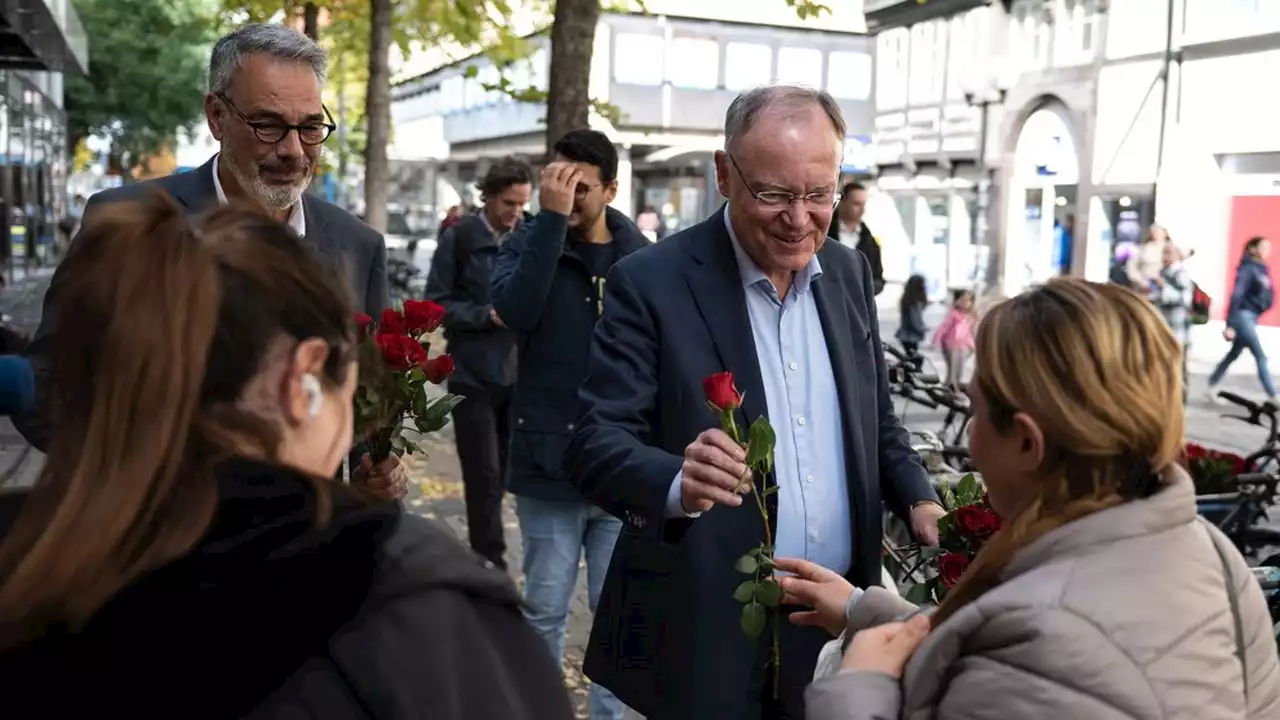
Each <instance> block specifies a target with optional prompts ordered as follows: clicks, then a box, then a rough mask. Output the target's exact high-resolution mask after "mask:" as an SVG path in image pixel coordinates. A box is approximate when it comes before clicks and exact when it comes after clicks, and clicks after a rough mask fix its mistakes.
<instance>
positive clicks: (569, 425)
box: [565, 423, 573, 430]
mask: <svg viewBox="0 0 1280 720" xmlns="http://www.w3.org/2000/svg"><path fill="white" fill-rule="evenodd" d="M565 428H566V429H569V430H572V429H573V423H569V424H568V425H566V426H565Z"/></svg>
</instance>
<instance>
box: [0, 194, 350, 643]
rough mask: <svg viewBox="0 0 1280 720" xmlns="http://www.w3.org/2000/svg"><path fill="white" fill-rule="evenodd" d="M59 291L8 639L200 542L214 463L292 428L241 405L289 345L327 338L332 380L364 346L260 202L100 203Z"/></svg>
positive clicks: (331, 286)
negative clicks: (268, 363) (210, 206)
mask: <svg viewBox="0 0 1280 720" xmlns="http://www.w3.org/2000/svg"><path fill="white" fill-rule="evenodd" d="M55 289H56V296H54V297H53V298H52V299H51V307H50V308H49V309H48V310H47V311H49V312H51V313H52V316H53V319H54V320H55V321H56V326H55V327H57V332H56V333H55V334H54V336H53V338H52V342H51V347H50V355H49V356H50V358H51V365H50V377H49V378H48V381H47V383H48V386H47V387H48V390H47V400H46V401H47V402H48V403H49V406H48V412H49V414H50V418H51V420H52V423H51V426H52V428H53V436H52V438H51V441H50V447H49V453H48V462H47V464H46V465H45V468H44V471H43V472H42V473H41V476H40V479H39V482H38V484H37V486H36V488H35V489H34V490H33V491H32V494H31V496H30V498H29V499H28V500H27V502H26V503H25V504H24V507H23V510H22V513H21V514H20V516H19V517H18V519H17V521H16V523H15V525H14V528H13V531H12V532H11V533H9V535H8V537H7V538H5V540H4V542H3V544H0V577H3V578H4V581H3V584H2V585H0V628H2V629H3V634H2V635H0V647H4V646H7V645H10V644H12V643H13V642H17V641H20V640H21V637H19V633H21V634H26V633H30V632H34V631H39V629H40V628H43V627H47V626H49V625H55V624H57V625H66V626H68V627H70V628H76V627H78V626H80V625H82V624H83V623H84V622H85V621H87V620H88V619H89V618H90V617H91V616H92V615H93V614H94V613H95V612H96V611H97V610H98V608H100V607H101V606H102V605H103V603H105V602H106V601H107V600H108V599H109V598H110V597H111V596H112V595H114V594H115V593H116V592H118V591H119V590H120V589H121V588H123V587H125V586H127V585H128V584H129V583H131V582H132V581H134V580H135V579H137V578H138V577H139V576H141V575H143V574H144V573H146V572H148V571H150V570H153V569H155V568H157V567H159V566H161V565H163V564H165V563H167V562H169V561H171V560H173V559H174V558H176V557H179V556H181V555H183V554H185V553H186V552H188V551H189V550H190V549H191V548H192V547H193V546H194V545H195V544H196V542H197V541H198V540H199V539H200V538H201V537H202V536H203V534H204V533H205V532H206V530H207V528H208V526H209V524H210V523H211V521H212V519H213V515H214V512H215V509H216V503H217V488H216V484H215V481H214V478H213V474H212V467H213V465H214V464H215V463H216V462H217V461H218V460H219V459H221V458H224V457H226V456H227V455H230V454H232V453H233V452H234V450H236V449H243V448H245V447H249V448H254V449H257V450H259V451H260V452H261V453H262V454H263V455H264V456H265V457H274V456H275V453H276V451H277V446H278V444H279V441H280V437H279V433H278V430H277V429H276V426H275V424H274V423H273V422H272V421H271V420H269V419H267V418H263V417H258V416H255V415H254V414H253V413H250V412H246V411H244V410H240V409H237V401H238V400H239V399H240V398H241V395H242V393H243V391H244V390H245V387H246V385H247V384H248V383H249V382H250V380H252V379H253V378H254V377H255V376H257V375H258V373H259V372H260V370H261V369H262V368H263V366H264V358H266V357H267V356H268V354H270V353H272V352H275V351H278V350H277V349H278V348H279V347H280V346H281V343H282V342H285V343H296V342H300V341H302V340H305V339H309V338H320V339H323V340H324V341H326V342H327V343H328V345H329V347H330V353H329V357H328V359H327V361H326V363H325V367H324V373H323V375H324V377H323V378H322V382H325V383H330V384H340V383H342V382H344V381H345V376H346V374H347V372H348V366H349V362H350V360H351V359H352V358H354V354H355V346H354V343H353V338H354V333H355V328H354V327H353V317H352V314H351V310H350V307H351V304H350V302H349V300H348V293H347V291H346V289H345V286H344V285H343V283H342V282H341V281H340V280H339V279H338V277H337V275H336V273H335V272H333V268H331V267H328V266H326V265H325V264H324V263H323V262H322V261H320V260H318V259H317V258H316V257H314V256H313V254H312V253H311V252H310V251H309V249H308V248H307V246H305V245H304V244H303V242H302V241H301V240H300V239H299V238H298V237H297V236H296V235H295V234H294V233H293V231H292V230H290V229H289V228H288V227H287V226H286V225H284V224H282V223H279V222H276V221H275V220H272V219H271V218H269V217H267V216H265V215H262V214H260V213H259V212H257V211H254V210H250V209H246V208H239V207H222V208H219V209H216V210H214V211H212V212H211V213H209V214H207V215H205V216H203V217H200V218H197V219H191V218H189V217H188V216H187V214H186V212H185V210H184V209H183V208H182V207H181V206H180V205H178V204H177V203H176V202H175V201H174V200H173V199H171V198H169V197H168V196H166V195H161V194H160V193H156V194H155V195H153V196H152V197H150V198H148V199H146V200H144V201H142V202H136V203H117V204H113V205H109V206H105V207H103V208H100V209H99V210H98V211H97V212H95V213H94V214H93V216H92V218H90V219H89V220H88V222H87V223H86V226H85V229H84V230H83V232H82V233H81V234H80V236H79V237H78V239H77V240H76V244H75V246H74V247H73V249H72V252H71V253H69V254H68V256H67V259H66V260H65V261H64V263H63V267H62V268H61V270H60V271H59V273H58V282H57V283H56V286H55ZM317 487H318V488H319V489H320V493H321V499H320V506H321V508H322V510H321V512H322V515H327V512H328V511H327V508H328V507H329V502H330V498H329V496H328V494H327V493H325V491H324V490H325V488H324V483H323V482H319V481H318V482H317ZM322 519H324V518H322Z"/></svg>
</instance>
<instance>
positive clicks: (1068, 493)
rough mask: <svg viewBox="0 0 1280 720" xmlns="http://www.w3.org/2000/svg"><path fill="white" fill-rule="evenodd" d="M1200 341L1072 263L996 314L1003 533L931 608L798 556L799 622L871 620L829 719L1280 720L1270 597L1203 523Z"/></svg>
mask: <svg viewBox="0 0 1280 720" xmlns="http://www.w3.org/2000/svg"><path fill="white" fill-rule="evenodd" d="M1181 391H1182V368H1181V365H1180V359H1179V352H1178V344H1177V341H1176V340H1175V339H1174V337H1173V335H1172V333H1171V332H1170V331H1169V328H1168V326H1167V325H1166V324H1165V323H1164V321H1163V320H1161V318H1160V316H1159V315H1158V314H1157V313H1156V311H1155V310H1154V309H1153V308H1152V307H1151V305H1150V303H1148V302H1147V301H1146V299H1144V298H1141V297H1139V296H1138V295H1137V294H1135V293H1133V292H1131V291H1129V290H1128V289H1125V288H1121V287H1119V286H1116V285H1099V284H1093V283H1088V282H1085V281H1083V280H1077V279H1060V280H1054V281H1051V282H1049V283H1048V284H1047V285H1045V286H1043V287H1041V288H1038V289H1036V290H1033V291H1031V292H1028V293H1026V294H1024V295H1021V296H1018V297H1016V298H1013V299H1012V300H1009V301H1007V302H1005V303H1003V304H1000V305H998V306H996V307H994V308H992V309H991V311H990V313H989V314H988V315H987V316H986V317H984V318H983V321H982V323H981V324H980V325H979V328H978V336H977V370H976V373H975V375H974V378H973V380H972V381H971V382H970V383H969V393H970V395H971V396H972V401H973V408H974V418H973V422H972V425H971V426H970V427H971V438H970V443H971V449H972V452H973V460H974V462H975V463H976V464H977V466H978V467H979V468H980V469H981V471H982V473H983V477H984V478H985V480H986V484H987V488H988V490H989V492H990V498H991V502H992V505H993V506H994V507H995V509H996V510H997V512H999V513H1000V514H1001V515H1002V516H1003V517H1004V518H1005V529H1004V530H1003V531H1001V532H1000V533H999V534H997V535H996V536H995V537H994V538H993V539H992V540H991V541H990V542H989V544H988V545H987V546H986V547H985V548H984V549H983V551H982V553H981V554H980V555H979V556H978V558H977V559H976V560H975V561H974V563H973V564H972V565H971V566H970V567H969V569H968V570H967V571H966V573H965V574H964V576H963V577H962V578H961V580H960V582H959V584H958V585H956V587H955V588H953V589H952V591H951V592H950V593H949V594H948V595H947V598H946V601H945V602H943V603H942V606H941V607H939V608H938V609H937V611H936V613H934V614H933V616H932V617H931V618H930V617H928V616H927V614H924V613H920V614H916V615H915V616H914V617H911V619H910V620H908V621H907V622H905V623H903V622H898V621H900V620H902V619H904V618H906V617H907V616H909V615H911V614H913V613H916V612H917V608H916V607H914V606H912V605H910V604H909V603H907V602H906V601H904V600H902V599H901V598H898V597H893V596H890V595H889V594H887V593H885V591H884V590H882V589H881V588H871V589H868V590H866V591H865V592H863V591H861V590H858V589H855V588H853V587H851V586H850V585H849V584H848V583H846V582H845V581H844V579H843V578H841V577H839V576H838V575H836V574H834V573H831V572H828V571H825V570H823V569H821V568H817V567H815V566H813V565H810V564H809V563H806V562H804V561H797V560H779V562H778V567H779V568H780V569H782V570H786V571H790V572H793V573H795V575H796V576H795V577H788V578H785V579H783V580H782V582H783V587H784V589H785V590H786V593H787V598H785V600H784V602H787V603H800V604H805V605H810V606H813V607H814V611H813V612H809V613H800V614H797V615H793V616H792V621H793V622H800V623H808V624H819V625H822V626H824V627H826V628H827V629H828V630H831V631H833V634H834V633H837V632H841V631H843V632H844V633H845V635H846V637H849V636H851V637H852V642H851V643H848V646H847V648H846V649H845V653H844V659H843V670H842V671H841V672H840V673H838V674H836V675H833V676H830V677H826V678H823V679H820V680H818V681H816V682H815V683H814V684H813V685H811V686H810V687H809V689H808V691H807V694H806V698H807V711H806V712H807V714H806V717H808V718H809V720H872V719H875V720H889V719H894V718H907V719H915V718H921V719H923V718H933V719H936V720H961V719H963V720H980V719H981V720H986V719H990V720H996V719H997V718H998V719H1004V718H1054V719H1055V720H1062V719H1064V718H1066V719H1076V718H1078V719H1079V720H1086V719H1087V720H1122V719H1124V720H1165V719H1166V718H1191V717H1194V718H1197V720H1209V719H1217V718H1222V719H1226V718H1232V719H1242V720H1243V719H1248V720H1263V719H1264V718H1266V719H1274V718H1278V717H1280V668H1278V667H1277V661H1276V641H1275V637H1274V635H1273V632H1272V626H1271V621H1270V618H1269V616H1268V613H1267V608H1266V602H1265V600H1264V599H1263V596H1262V592H1261V590H1260V589H1259V587H1258V584H1257V582H1256V581H1255V580H1254V578H1253V576H1252V574H1251V573H1250V572H1249V570H1248V568H1247V567H1246V565H1245V563H1244V560H1243V559H1242V558H1241V557H1240V555H1239V553H1238V552H1236V550H1235V549H1234V548H1233V547H1232V546H1231V545H1230V544H1229V543H1228V542H1227V541H1226V539H1225V538H1224V537H1223V536H1222V535H1221V534H1219V533H1218V532H1217V530H1216V529H1213V528H1211V527H1210V526H1208V525H1207V524H1206V523H1203V522H1201V521H1199V520H1198V519H1197V517H1196V508H1195V496H1194V489H1193V487H1192V484H1191V480H1190V478H1189V477H1188V475H1187V474H1186V473H1185V472H1184V471H1183V470H1182V469H1181V468H1180V467H1179V466H1178V465H1177V464H1176V462H1175V461H1176V459H1177V458H1178V456H1179V454H1180V452H1181V449H1182V431H1183V413H1182V408H1181V396H1182V392H1181Z"/></svg>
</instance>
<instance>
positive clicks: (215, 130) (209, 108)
mask: <svg viewBox="0 0 1280 720" xmlns="http://www.w3.org/2000/svg"><path fill="white" fill-rule="evenodd" d="M222 109H223V108H222V100H220V99H219V98H218V96H217V95H214V94H213V93H205V96H204V119H205V122H206V123H208V124H209V133H210V134H211V135H213V139H214V140H217V141H218V142H222V131H223V129H222V120H223V114H222Z"/></svg>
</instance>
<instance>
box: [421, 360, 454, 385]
mask: <svg viewBox="0 0 1280 720" xmlns="http://www.w3.org/2000/svg"><path fill="white" fill-rule="evenodd" d="M422 374H423V375H426V376H427V381H428V382H432V383H435V384H436V385H439V384H440V383H442V382H444V381H445V379H446V378H448V377H449V376H450V375H452V374H453V358H451V357H449V356H448V355H437V356H435V357H433V358H431V359H430V360H427V361H424V362H423V363H422Z"/></svg>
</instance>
